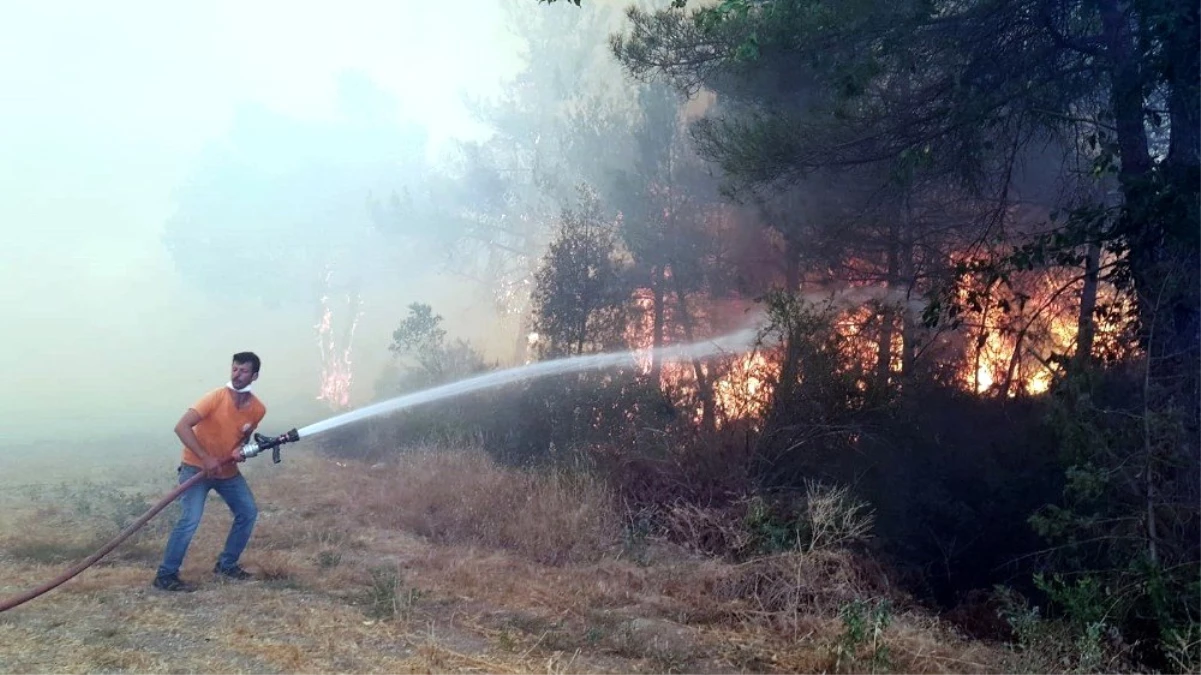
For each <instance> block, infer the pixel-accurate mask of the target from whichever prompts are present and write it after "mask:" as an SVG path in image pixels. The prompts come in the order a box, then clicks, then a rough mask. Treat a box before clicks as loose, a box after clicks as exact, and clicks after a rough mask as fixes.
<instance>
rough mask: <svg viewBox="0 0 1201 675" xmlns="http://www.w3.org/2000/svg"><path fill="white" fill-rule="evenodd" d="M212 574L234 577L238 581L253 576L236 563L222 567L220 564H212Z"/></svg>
mask: <svg viewBox="0 0 1201 675" xmlns="http://www.w3.org/2000/svg"><path fill="white" fill-rule="evenodd" d="M213 574H220V575H221V576H223V577H229V578H230V579H236V580H238V581H246V580H247V579H253V578H254V575H253V574H251V573H250V572H247V571H246V570H244V569H242V568H241V567H240V566H238V565H234V566H233V567H225V568H222V567H221V566H220V565H213Z"/></svg>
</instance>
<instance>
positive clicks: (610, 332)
mask: <svg viewBox="0 0 1201 675" xmlns="http://www.w3.org/2000/svg"><path fill="white" fill-rule="evenodd" d="M618 255H619V249H618V238H617V229H616V227H615V226H614V225H613V224H612V223H611V222H608V221H607V219H606V218H604V216H603V214H602V212H601V205H600V202H599V200H598V199H597V197H596V195H595V194H593V193H590V192H587V191H585V192H584V193H583V195H582V198H581V204H580V207H579V208H578V209H577V210H568V211H564V212H563V215H562V218H561V219H560V222H559V231H558V233H557V235H556V237H555V239H554V241H552V242H551V244H550V247H549V249H548V250H547V253H546V256H545V257H544V259H543V264H542V267H541V268H540V269H539V270H538V272H537V274H536V275H535V286H534V293H533V301H534V330H535V331H537V333H538V336H539V341H540V345H539V347H540V351H541V352H542V353H543V355H545V356H565V355H570V354H582V353H585V352H592V351H604V350H606V349H609V348H614V347H621V346H624V334H623V331H624V328H625V304H626V301H627V299H628V298H629V289H628V288H627V287H626V285H625V283H624V281H623V275H622V263H621V262H620V260H619V258H618Z"/></svg>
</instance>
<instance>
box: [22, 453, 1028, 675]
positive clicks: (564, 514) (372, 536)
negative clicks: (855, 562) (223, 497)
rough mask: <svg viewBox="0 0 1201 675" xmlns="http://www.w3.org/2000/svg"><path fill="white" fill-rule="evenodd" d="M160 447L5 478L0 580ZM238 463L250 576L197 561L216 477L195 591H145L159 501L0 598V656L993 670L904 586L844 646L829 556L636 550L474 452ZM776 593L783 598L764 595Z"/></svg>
mask: <svg viewBox="0 0 1201 675" xmlns="http://www.w3.org/2000/svg"><path fill="white" fill-rule="evenodd" d="M161 464H162V465H164V466H163V469H162V470H161V471H159V474H160V475H150V474H149V473H148V472H147V471H146V470H145V465H144V464H143V465H142V469H141V470H140V473H129V474H125V475H123V476H121V477H118V478H109V477H107V476H106V478H105V480H104V482H102V483H95V482H93V483H86V484H85V483H81V482H78V481H75V482H72V483H70V484H68V485H67V486H65V487H64V486H57V485H47V484H32V483H29V482H23V481H21V480H20V478H21V477H20V476H16V475H11V474H10V475H6V476H5V477H4V480H3V483H4V485H3V486H2V487H3V488H4V492H3V495H4V496H3V497H0V507H2V508H0V513H3V515H2V516H0V528H2V529H0V597H8V596H11V595H14V594H16V593H19V592H21V591H23V590H25V589H27V588H30V587H32V586H36V585H37V584H39V583H42V582H44V581H46V580H48V579H50V578H52V577H53V576H55V575H56V574H58V573H59V572H61V571H62V570H63V569H65V568H66V567H68V566H69V565H70V564H71V562H72V561H73V560H77V559H79V558H82V557H83V556H85V555H87V554H88V553H90V552H91V550H94V548H95V547H96V546H98V545H99V544H100V543H103V541H105V540H106V537H107V536H111V534H112V533H115V532H116V531H117V529H118V527H119V525H120V519H121V518H122V517H123V515H122V514H124V517H128V516H129V515H130V514H133V515H136V514H137V513H140V510H139V509H140V508H141V503H140V502H139V501H138V500H137V499H136V498H135V497H136V496H137V495H146V496H147V497H149V498H150V499H151V500H152V501H153V500H154V499H157V497H158V496H160V495H162V494H164V493H166V492H167V490H168V489H170V487H171V485H172V482H173V481H172V479H173V473H172V471H171V466H170V463H169V462H161ZM245 471H246V473H247V475H248V477H249V479H250V481H251V484H252V486H253V488H254V490H255V492H256V496H257V498H258V501H259V505H260V510H261V516H260V520H259V523H258V525H257V528H256V531H255V535H254V538H253V539H252V540H251V544H250V548H249V549H248V551H247V553H246V555H245V556H244V559H243V564H244V565H245V566H246V567H247V568H248V569H249V570H250V571H252V572H255V573H257V575H258V578H257V579H256V580H254V581H250V582H232V581H219V580H217V579H215V578H214V577H213V575H212V574H211V573H210V570H211V567H212V563H213V559H214V558H215V556H216V554H217V553H218V551H219V550H220V546H221V543H222V540H223V538H224V536H225V532H226V531H227V528H228V526H229V514H228V511H227V510H226V508H225V506H224V504H223V503H222V502H220V500H219V499H218V498H217V497H216V496H211V497H210V501H209V503H208V507H207V511H206V514H205V519H204V522H203V523H202V525H201V529H200V531H199V532H198V533H197V536H196V538H195V540H194V541H193V544H192V548H191V550H190V552H189V555H188V559H187V561H186V563H185V566H184V570H183V573H182V576H183V577H184V578H185V579H189V580H192V581H195V582H198V583H199V584H200V589H199V590H198V591H197V592H195V593H191V594H173V593H165V592H162V591H158V590H155V589H152V588H151V587H150V585H149V584H150V581H151V577H152V576H153V573H154V567H155V566H156V565H157V563H158V558H159V555H160V554H161V551H162V546H163V544H164V542H165V539H166V534H167V531H168V529H169V528H170V526H171V524H172V520H173V517H174V516H173V513H172V511H171V510H167V511H165V512H164V513H163V514H160V516H159V517H158V518H156V519H155V520H154V521H152V522H151V523H150V525H148V526H147V528H146V529H145V530H144V531H143V532H141V533H139V535H137V536H135V537H134V538H132V539H131V540H129V541H127V542H126V543H125V544H123V545H122V546H121V547H119V548H118V549H117V550H116V551H114V552H113V553H112V554H110V556H108V557H107V558H105V559H104V560H102V561H101V562H100V563H99V564H98V565H96V566H94V567H92V568H90V569H88V570H86V571H85V572H83V573H82V574H81V575H79V576H78V577H76V578H74V579H73V580H71V581H69V582H67V583H66V584H64V585H63V586H60V587H59V588H58V589H56V590H54V591H51V592H50V593H49V594H47V595H43V596H41V597H39V598H37V599H34V600H32V601H30V602H29V603H27V604H25V605H22V606H20V607H18V608H15V609H12V610H10V611H8V612H5V613H3V614H0V671H3V672H63V673H68V672H70V673H74V672H89V673H92V672H211V673H226V672H263V673H272V672H364V673H366V672H389V673H402V672H497V673H504V672H553V673H574V672H709V673H722V672H827V671H834V670H846V671H859V672H861V671H867V670H873V669H874V670H892V671H897V672H995V671H997V670H998V669H999V668H1000V666H999V665H998V664H1000V663H1002V661H1003V658H1004V653H1003V651H1002V650H1000V649H997V648H994V647H990V646H987V645H984V644H980V643H973V642H970V641H967V640H964V639H962V638H960V637H958V636H956V635H955V634H954V633H953V632H952V631H950V630H949V629H948V628H947V627H946V626H944V625H943V624H941V623H940V622H938V621H937V620H935V619H934V618H932V617H930V616H928V615H927V614H925V613H923V612H922V611H920V610H919V609H917V608H915V607H912V606H906V605H905V604H904V603H899V604H897V605H896V610H895V614H894V615H893V616H892V620H891V623H890V624H889V625H888V627H887V628H886V629H885V630H883V631H882V632H881V634H880V635H878V636H876V637H874V638H873V639H872V641H870V642H866V643H864V642H862V641H860V642H858V643H855V644H852V645H851V646H850V647H849V648H848V647H847V644H848V643H847V629H846V625H845V624H844V622H843V621H842V620H841V619H840V618H839V615H838V606H837V605H838V603H839V602H842V601H841V600H838V598H840V597H841V596H837V594H835V595H831V594H830V593H829V592H828V591H829V590H830V589H828V588H822V587H821V586H823V584H825V585H830V584H835V583H836V584H842V585H846V586H847V587H848V588H851V590H854V588H852V587H853V586H854V584H853V581H848V580H849V579H851V576H848V573H847V572H846V570H847V568H846V567H845V563H846V561H845V560H844V559H843V558H841V557H839V556H837V555H833V554H832V555H829V556H826V557H824V558H820V557H815V556H810V557H808V558H803V559H802V558H782V559H780V560H774V561H771V565H770V566H768V567H764V566H762V565H761V566H758V567H756V566H753V565H752V566H747V565H743V566H737V565H730V564H727V563H722V562H719V561H715V560H708V559H704V558H701V557H698V556H694V555H689V554H687V553H685V552H683V551H679V550H675V549H673V548H671V547H668V546H666V545H663V544H661V543H656V542H645V543H644V545H643V546H642V547H641V548H640V549H639V551H638V552H637V554H636V555H635V554H634V553H632V552H631V549H630V547H628V546H622V545H621V542H620V541H617V540H616V538H618V537H620V533H617V532H616V531H615V530H614V529H613V527H612V523H611V522H610V520H611V517H612V514H609V513H607V512H606V511H605V508H607V507H605V506H603V504H602V502H603V501H604V500H603V498H602V497H601V496H598V495H601V493H600V492H596V493H595V494H593V493H592V492H590V491H589V489H588V488H586V486H585V487H583V488H582V487H581V486H580V485H578V484H572V485H570V486H565V485H559V484H556V485H558V487H557V488H555V489H554V490H552V491H548V488H547V486H546V485H544V484H543V483H539V482H530V479H528V478H525V477H521V476H517V475H515V474H511V473H510V472H506V471H504V470H501V469H499V468H497V467H495V466H492V465H490V464H489V463H488V462H487V461H486V460H484V459H481V458H480V457H479V456H477V455H472V456H462V457H458V458H450V459H447V458H446V457H441V458H438V459H434V458H432V456H427V457H425V458H424V459H422V458H418V459H412V460H410V461H407V462H401V463H399V464H395V465H389V466H375V467H370V466H366V465H361V464H356V463H353V462H335V461H332V460H330V459H327V458H323V457H320V456H317V455H314V454H310V453H307V452H304V451H299V452H293V453H291V454H290V455H289V456H288V458H287V460H286V461H285V463H284V464H282V465H279V466H274V465H271V464H270V463H269V462H259V463H258V464H254V463H253V462H252V463H251V464H250V465H248V466H247V467H246V469H245ZM50 475H54V474H52V473H51V474H50ZM545 503H550V504H551V505H552V507H553V508H551V509H550V510H547V511H541V510H539V506H538V504H545ZM589 504H593V505H594V506H588V505H589ZM597 504H600V505H599V506H597ZM564 532H566V533H567V534H569V535H573V536H574V537H575V539H572V537H571V536H566V537H565V536H564V534H563V533H564ZM790 566H791V567H790ZM772 570H783V571H784V572H785V576H788V575H789V574H792V572H793V571H795V575H794V577H795V580H794V581H790V582H788V583H789V584H791V585H789V586H787V587H786V590H788V591H789V592H788V593H786V594H784V595H781V594H780V593H778V592H773V593H768V592H766V591H764V590H763V589H764V584H765V583H766V581H765V580H772V579H775V580H776V581H775V582H773V583H777V585H778V582H779V579H778V577H779V576H780V575H778V574H774V573H773V572H772ZM814 570H819V571H818V572H815V571H814ZM821 570H826V571H821ZM815 575H816V576H815ZM823 575H824V576H823ZM810 587H812V588H810ZM793 590H796V591H798V592H792V591H793ZM799 591H804V592H799ZM785 596H787V597H789V598H797V600H795V601H794V602H792V603H791V604H789V603H784V604H780V603H779V602H776V601H773V600H772V598H779V597H785ZM869 599H870V598H869ZM769 601H770V602H769ZM881 648H883V649H881ZM881 654H882V655H883V656H882V658H877V657H881Z"/></svg>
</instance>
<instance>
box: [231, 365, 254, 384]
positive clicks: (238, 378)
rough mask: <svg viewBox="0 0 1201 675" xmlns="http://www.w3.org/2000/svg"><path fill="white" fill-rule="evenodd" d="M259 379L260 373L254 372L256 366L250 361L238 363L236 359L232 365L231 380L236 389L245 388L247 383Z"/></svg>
mask: <svg viewBox="0 0 1201 675" xmlns="http://www.w3.org/2000/svg"><path fill="white" fill-rule="evenodd" d="M257 379H259V374H258V373H256V372H254V366H252V365H250V364H249V363H238V362H237V361H234V363H233V365H232V366H231V367H230V372H229V380H230V382H231V383H232V384H233V385H234V388H235V389H243V388H245V387H246V385H248V384H250V383H251V382H254V381H255V380H257Z"/></svg>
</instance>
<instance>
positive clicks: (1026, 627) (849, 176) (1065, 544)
mask: <svg viewBox="0 0 1201 675" xmlns="http://www.w3.org/2000/svg"><path fill="white" fill-rule="evenodd" d="M627 4H628V3H627V2H595V1H591V0H576V1H574V2H554V1H553V0H552V1H551V2H538V3H534V2H528V1H526V2H513V3H509V7H508V11H509V13H510V21H511V24H512V25H511V28H512V30H514V31H515V32H516V33H518V34H520V36H521V37H522V39H523V40H524V41H525V43H526V44H527V54H526V55H525V57H526V58H525V60H526V63H525V66H524V69H523V70H522V72H521V73H520V74H519V75H518V76H517V77H516V78H515V79H514V80H513V81H512V82H511V83H510V85H509V86H508V87H507V88H506V90H505V96H504V97H502V98H501V99H500V100H494V101H479V102H477V103H476V105H475V107H474V111H475V115H476V116H477V117H478V119H479V120H480V121H481V122H482V123H484V124H486V125H487V126H488V127H489V128H490V129H492V130H493V131H494V134H493V135H492V136H491V137H490V138H489V139H488V140H486V141H481V142H473V143H463V144H461V145H460V147H459V148H458V153H457V162H456V164H455V166H454V167H453V169H452V170H448V171H445V172H442V173H439V174H436V175H429V176H423V177H422V178H421V179H420V180H418V179H414V180H413V181H412V182H411V183H410V184H407V185H397V186H395V189H394V190H393V191H392V193H391V194H389V195H384V196H377V198H376V199H375V200H374V201H373V203H372V215H373V221H374V223H375V227H377V228H378V229H379V230H380V231H381V232H383V233H386V235H387V236H388V237H390V238H391V239H392V240H393V241H396V242H401V244H402V245H403V246H404V247H405V249H406V250H407V251H408V252H409V255H412V256H414V257H415V258H416V257H425V258H427V259H432V258H434V257H437V258H439V259H444V260H446V261H447V262H446V264H447V265H448V267H449V268H450V269H452V270H453V271H454V272H455V273H457V274H459V275H461V276H462V277H463V278H465V279H469V280H471V281H472V282H474V283H476V284H478V285H479V287H480V288H481V289H486V291H487V292H488V293H490V294H491V297H492V300H493V302H494V304H495V306H496V308H497V310H498V311H499V312H501V313H502V314H503V315H505V316H509V317H512V318H513V322H514V325H516V326H518V329H516V330H514V331H512V335H511V336H508V335H507V334H506V339H511V344H512V355H511V357H510V356H506V357H505V358H504V359H502V360H503V361H505V362H508V363H518V364H519V363H529V362H533V361H540V360H546V359H553V358H561V357H571V356H578V355H586V354H592V353H599V352H612V351H625V350H633V351H634V352H635V353H636V354H639V355H640V356H639V359H638V361H637V364H638V365H637V367H632V368H625V369H617V370H607V371H603V372H590V373H578V374H572V375H564V376H558V377H554V378H550V379H544V380H537V381H531V382H528V383H524V384H521V385H514V386H510V387H507V388H505V389H503V390H501V391H496V392H487V393H481V394H478V395H474V396H472V397H469V398H464V399H460V400H458V401H456V402H452V403H449V404H446V405H440V406H437V407H430V408H421V409H416V410H413V411H409V412H405V413H403V414H399V415H397V416H394V417H391V418H388V419H386V420H382V421H373V422H371V423H369V424H366V425H361V426H358V427H348V428H346V429H344V430H338V432H337V433H336V434H331V435H330V438H329V439H325V440H323V447H324V448H325V449H326V451H327V452H329V453H335V454H342V455H357V456H361V457H377V456H382V455H386V454H388V453H391V452H395V450H394V449H395V448H398V447H404V446H406V445H411V444H413V443H414V442H416V441H418V440H428V441H430V442H437V443H442V444H455V443H460V442H473V443H478V444H479V445H480V446H481V447H483V448H484V449H486V450H487V452H488V453H489V454H491V455H492V456H493V457H494V458H496V459H497V460H498V461H501V462H503V463H505V464H507V465H511V466H515V467H526V468H531V467H546V466H552V465H554V466H571V467H581V466H582V467H586V470H588V471H590V472H594V473H596V474H597V475H600V476H603V477H605V479H606V480H607V481H608V483H609V484H611V485H612V486H613V487H614V489H615V490H616V491H617V492H618V493H619V494H620V496H621V503H622V504H623V510H624V516H623V518H624V523H625V528H626V533H627V537H631V538H638V537H642V538H661V539H663V540H667V541H672V542H675V543H676V544H679V545H681V546H685V547H688V548H690V549H692V550H696V551H700V552H703V553H705V554H707V555H712V556H717V557H720V558H723V559H727V560H731V561H745V560H751V559H753V558H755V557H756V556H762V555H767V554H771V553H775V552H780V551H788V550H805V549H806V547H812V546H814V543H815V542H817V541H819V540H823V541H829V540H831V539H833V540H834V541H836V542H837V543H838V545H839V546H841V547H844V548H846V549H847V550H850V551H853V552H855V555H858V556H862V557H864V559H869V560H872V561H875V562H876V563H878V564H880V565H882V566H883V567H884V569H886V570H887V571H888V574H889V575H890V577H891V578H892V579H894V580H895V582H896V583H897V584H899V585H900V586H902V587H904V588H905V589H907V590H908V591H909V592H911V593H913V594H914V595H915V596H916V597H918V598H921V599H922V600H923V602H926V603H928V605H929V606H931V607H934V608H935V609H936V610H937V611H938V612H940V613H942V615H943V616H945V617H947V618H948V619H950V620H952V621H954V622H955V623H956V624H957V625H958V627H959V628H960V629H961V630H963V631H964V632H966V633H968V634H969V635H972V636H974V637H978V638H980V639H990V640H1005V641H1008V642H1011V643H1013V644H1016V645H1020V646H1021V647H1022V648H1024V649H1028V650H1032V651H1041V652H1043V653H1047V654H1050V653H1054V654H1067V656H1064V657H1063V660H1059V661H1055V662H1054V663H1053V664H1052V665H1051V666H1048V667H1051V668H1053V669H1055V670H1059V671H1064V670H1072V671H1081V672H1088V671H1097V670H1103V669H1104V668H1105V666H1104V665H1101V664H1109V665H1110V666H1112V664H1114V663H1121V664H1124V665H1123V666H1122V667H1124V668H1139V669H1154V670H1160V671H1164V670H1166V671H1176V672H1196V670H1197V669H1198V668H1199V667H1201V658H1199V655H1198V650H1199V649H1201V623H1199V622H1201V513H1199V509H1201V443H1199V440H1198V438H1199V410H1201V379H1199V375H1201V360H1199V356H1201V354H1199V351H1201V350H1199V345H1201V296H1199V285H1201V277H1199V267H1201V265H1199V262H1201V226H1199V220H1201V216H1199V210H1198V208H1199V200H1198V187H1199V183H1201V172H1199V156H1201V121H1199V119H1198V115H1199V112H1201V98H1199V84H1201V73H1199V69H1198V59H1199V47H1198V31H1199V26H1198V6H1197V4H1196V3H1195V2H1185V1H1184V0H1129V1H1125V0H1089V1H1084V0H966V1H963V2H949V1H947V0H920V1H917V2H895V3H876V2H858V1H857V2H830V1H828V0H714V1H711V2H687V1H681V0H676V1H674V2H670V3H668V2H657V3H650V2H640V3H635V4H633V5H630V6H627ZM397 321H398V326H397V329H396V332H395V334H394V341H393V344H392V351H393V353H394V356H395V360H394V365H393V367H392V368H391V369H389V370H388V371H387V372H386V373H384V374H382V375H381V376H380V378H379V380H378V382H377V385H376V388H377V396H378V397H379V398H381V399H382V398H386V397H389V396H393V395H396V394H399V393H403V392H408V391H415V390H418V389H421V388H424V387H428V386H431V385H435V384H439V383H445V382H450V381H453V380H457V379H460V378H463V377H466V376H468V375H472V374H476V373H481V372H485V371H488V370H490V369H494V368H497V367H499V360H497V359H494V358H490V357H487V356H486V355H485V352H484V350H482V349H481V348H479V347H477V346H476V345H473V344H472V343H471V342H470V341H468V340H464V339H460V338H458V337H455V336H454V335H452V334H450V333H449V332H448V330H447V329H446V328H445V326H444V325H443V321H442V318H441V316H440V315H439V312H438V308H437V307H436V306H431V304H426V303H416V304H413V305H412V306H410V307H408V308H407V309H405V310H404V311H402V312H400V313H399V316H398V317H397ZM755 321H757V322H758V323H757V324H755V325H757V326H758V328H759V333H758V341H757V343H756V346H755V348H754V349H753V350H750V351H748V352H745V353H737V354H729V355H725V356H721V357H719V358H712V359H693V360H683V361H675V360H667V359H663V358H661V357H659V356H658V355H657V352H656V351H655V350H656V349H658V348H663V347H667V346H671V345H679V344H686V343H694V342H697V341H702V340H706V339H710V338H713V337H715V336H719V335H723V334H726V333H729V332H730V331H732V330H736V329H738V328H740V327H743V326H745V325H747V324H748V322H755ZM819 499H820V500H824V502H823V503H828V504H829V505H830V508H831V509H833V513H834V515H833V516H830V517H828V518H826V519H825V520H822V521H820V522H818V521H816V520H814V519H813V518H812V517H809V516H806V515H805V514H812V513H813V509H812V508H811V507H812V505H813V502H814V501H815V500H819ZM1113 655H1118V657H1120V658H1121V659H1123V660H1122V661H1116V662H1115V661H1113V660H1111V659H1110V657H1111V656H1113ZM1044 672H1045V671H1044Z"/></svg>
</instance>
